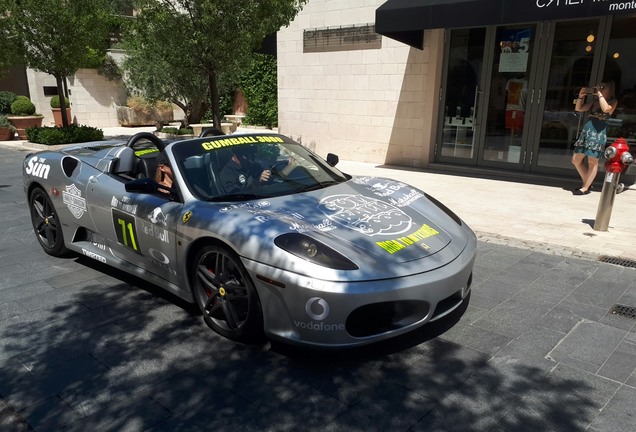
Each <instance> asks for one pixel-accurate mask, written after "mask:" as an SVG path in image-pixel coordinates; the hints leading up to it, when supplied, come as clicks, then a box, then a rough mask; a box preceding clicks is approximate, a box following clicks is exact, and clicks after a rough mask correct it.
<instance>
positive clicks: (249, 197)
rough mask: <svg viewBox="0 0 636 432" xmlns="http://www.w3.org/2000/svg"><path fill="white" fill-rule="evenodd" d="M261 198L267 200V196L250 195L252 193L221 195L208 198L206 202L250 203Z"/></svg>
mask: <svg viewBox="0 0 636 432" xmlns="http://www.w3.org/2000/svg"><path fill="white" fill-rule="evenodd" d="M261 198H267V196H265V195H259V194H250V193H233V194H227V195H219V196H214V197H210V198H208V199H207V200H206V201H213V202H216V201H249V200H256V199H261Z"/></svg>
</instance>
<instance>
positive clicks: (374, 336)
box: [243, 234, 477, 348]
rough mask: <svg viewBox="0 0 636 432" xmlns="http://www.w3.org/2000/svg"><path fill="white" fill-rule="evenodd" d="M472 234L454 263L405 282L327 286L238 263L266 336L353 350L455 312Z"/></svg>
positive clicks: (466, 282)
mask: <svg viewBox="0 0 636 432" xmlns="http://www.w3.org/2000/svg"><path fill="white" fill-rule="evenodd" d="M476 250H477V239H476V238H475V236H474V234H473V235H471V236H470V239H469V241H468V243H467V245H466V247H465V248H464V250H463V251H462V253H461V254H460V255H459V256H457V258H456V259H455V260H453V261H452V262H450V263H448V264H446V265H445V266H443V267H440V268H437V269H435V270H432V271H429V272H424V273H419V274H414V275H410V276H405V277H399V278H393V279H384V280H373V281H362V282H342V281H338V282H331V281H325V280H321V279H318V278H310V277H306V276H302V275H298V274H296V273H292V272H288V271H284V270H281V269H279V268H273V267H270V266H267V265H264V264H262V263H258V262H255V261H249V260H243V262H244V264H245V266H246V268H247V270H248V271H249V272H250V274H251V276H252V280H253V281H254V283H255V285H256V289H257V292H258V295H259V298H260V301H261V306H262V308H263V320H264V330H265V334H266V335H267V336H268V337H270V338H273V339H279V340H284V341H286V342H290V343H294V344H299V345H310V346H316V347H332V348H333V347H343V348H344V347H354V346H358V345H365V344H370V343H373V342H377V341H381V340H384V339H388V338H391V337H395V336H397V335H400V334H403V333H406V332H409V331H411V330H413V329H415V328H417V327H420V326H422V325H424V324H426V323H427V322H429V321H431V320H434V319H438V318H441V317H442V316H444V315H446V314H448V313H450V312H451V311H452V310H454V309H456V308H457V307H458V306H459V305H460V304H461V303H462V302H463V301H464V299H466V297H467V296H468V293H469V292H470V284H471V279H472V269H473V265H474V262H475V256H476Z"/></svg>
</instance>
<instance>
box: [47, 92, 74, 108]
mask: <svg viewBox="0 0 636 432" xmlns="http://www.w3.org/2000/svg"><path fill="white" fill-rule="evenodd" d="M64 106H66V108H69V107H70V106H71V105H70V102H69V101H68V98H66V97H65V98H64ZM59 107H60V97H59V96H57V95H56V96H53V97H52V98H51V108H59Z"/></svg>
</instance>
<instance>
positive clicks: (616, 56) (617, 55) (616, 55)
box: [612, 52, 621, 59]
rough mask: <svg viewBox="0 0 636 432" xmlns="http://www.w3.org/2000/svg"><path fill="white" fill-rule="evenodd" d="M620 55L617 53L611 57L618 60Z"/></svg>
mask: <svg viewBox="0 0 636 432" xmlns="http://www.w3.org/2000/svg"><path fill="white" fill-rule="evenodd" d="M620 56H621V55H620V54H619V53H617V52H615V53H614V55H613V56H612V57H614V58H615V59H617V58H619V57H620Z"/></svg>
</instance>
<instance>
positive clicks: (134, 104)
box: [117, 96, 173, 126]
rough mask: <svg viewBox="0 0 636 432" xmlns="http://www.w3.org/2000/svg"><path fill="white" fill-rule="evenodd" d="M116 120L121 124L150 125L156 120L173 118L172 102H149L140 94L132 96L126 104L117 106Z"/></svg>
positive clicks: (165, 120) (170, 119)
mask: <svg viewBox="0 0 636 432" xmlns="http://www.w3.org/2000/svg"><path fill="white" fill-rule="evenodd" d="M117 120H118V121H119V124H120V125H121V126H151V125H155V124H157V122H159V121H161V122H170V121H172V120H173V113H172V104H171V103H170V102H167V101H157V102H150V101H148V100H146V99H145V98H143V97H141V96H132V97H130V98H128V100H127V101H126V106H117Z"/></svg>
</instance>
